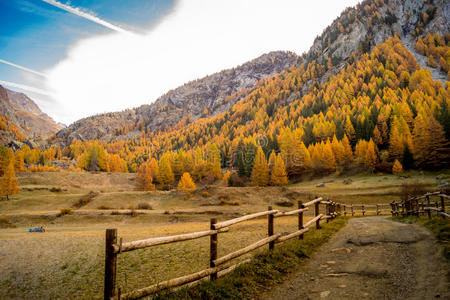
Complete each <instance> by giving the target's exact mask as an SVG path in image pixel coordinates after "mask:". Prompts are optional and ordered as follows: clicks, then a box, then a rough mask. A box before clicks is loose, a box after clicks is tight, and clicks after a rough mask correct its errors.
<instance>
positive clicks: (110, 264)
mask: <svg viewBox="0 0 450 300" xmlns="http://www.w3.org/2000/svg"><path fill="white" fill-rule="evenodd" d="M116 243H117V229H106V243H105V244H106V246H105V286H104V288H105V289H104V299H105V300H106V299H108V300H109V299H111V297H113V296H114V294H115V289H116V266H117V254H116V253H114V248H113V245H114V244H116Z"/></svg>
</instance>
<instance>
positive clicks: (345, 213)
mask: <svg viewBox="0 0 450 300" xmlns="http://www.w3.org/2000/svg"><path fill="white" fill-rule="evenodd" d="M346 208H347V205H345V204H344V217H346V216H347V210H346Z"/></svg>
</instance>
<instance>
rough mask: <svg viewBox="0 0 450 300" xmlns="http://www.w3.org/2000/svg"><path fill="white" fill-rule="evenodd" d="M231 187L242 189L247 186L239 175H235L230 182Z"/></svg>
mask: <svg viewBox="0 0 450 300" xmlns="http://www.w3.org/2000/svg"><path fill="white" fill-rule="evenodd" d="M228 185H229V186H236V187H242V186H245V183H244V180H243V179H242V178H241V177H239V175H238V174H236V173H233V174H232V175H231V176H230V179H229V180H228Z"/></svg>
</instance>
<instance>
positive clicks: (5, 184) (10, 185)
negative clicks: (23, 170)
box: [0, 150, 20, 200]
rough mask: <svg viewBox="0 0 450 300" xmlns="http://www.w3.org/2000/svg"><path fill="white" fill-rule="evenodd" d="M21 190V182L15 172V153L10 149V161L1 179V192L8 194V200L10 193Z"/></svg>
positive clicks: (4, 194)
mask: <svg viewBox="0 0 450 300" xmlns="http://www.w3.org/2000/svg"><path fill="white" fill-rule="evenodd" d="M19 191H20V190H19V182H18V180H17V178H16V173H15V172H14V154H13V153H12V150H10V154H9V162H8V164H7V166H6V168H5V169H4V172H3V176H2V177H1V179H0V192H1V194H2V195H3V196H6V200H9V196H10V195H14V194H17V193H18V192H19Z"/></svg>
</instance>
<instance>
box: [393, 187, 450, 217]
mask: <svg viewBox="0 0 450 300" xmlns="http://www.w3.org/2000/svg"><path fill="white" fill-rule="evenodd" d="M432 197H434V200H435V201H434V202H432V201H431V200H432V199H431V198H432ZM438 198H439V199H438ZM449 202H450V196H449V195H447V194H446V193H445V192H442V191H441V192H433V193H426V194H424V195H421V196H417V197H412V198H409V199H407V200H404V201H400V202H399V201H393V202H391V204H390V205H391V213H392V215H393V216H400V215H401V216H420V215H425V214H427V216H428V218H429V219H431V217H432V214H433V212H434V213H435V215H436V216H441V217H442V218H450V212H449V211H446V209H448V207H449V206H450V203H449Z"/></svg>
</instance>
